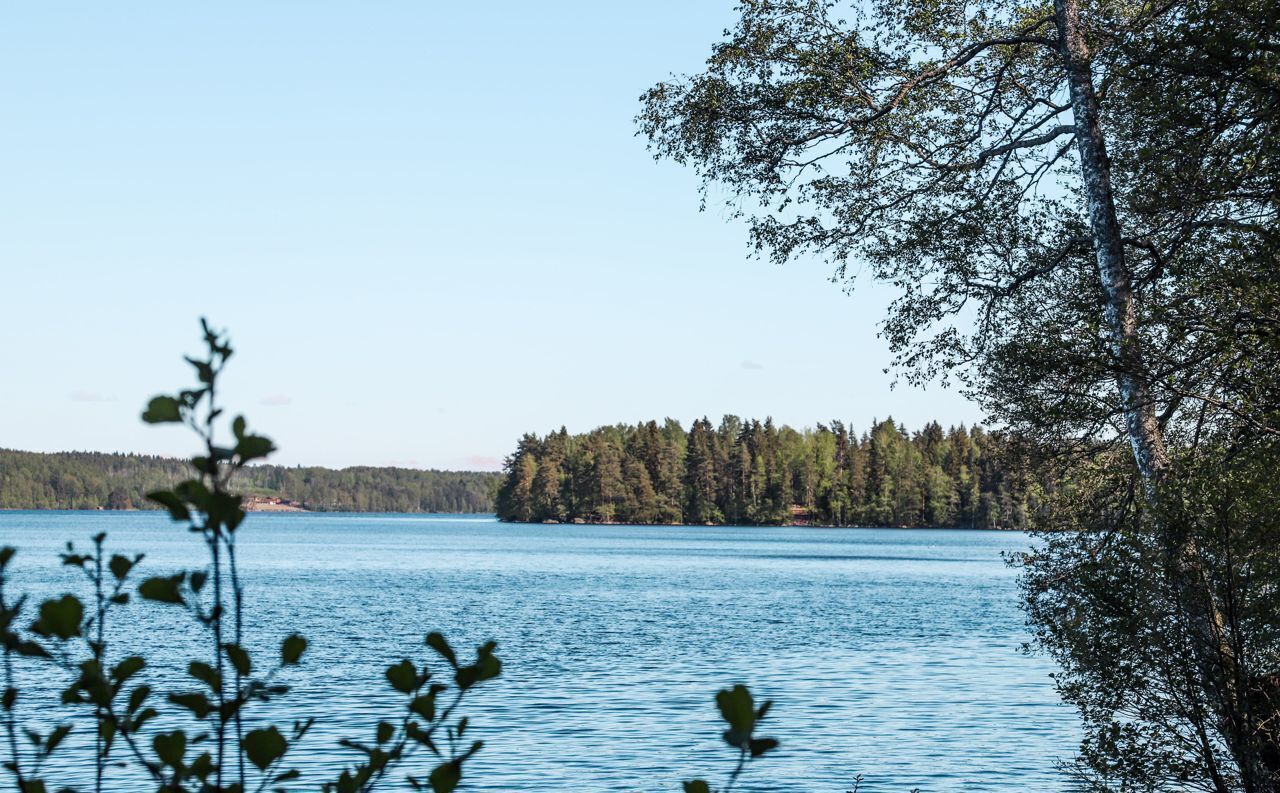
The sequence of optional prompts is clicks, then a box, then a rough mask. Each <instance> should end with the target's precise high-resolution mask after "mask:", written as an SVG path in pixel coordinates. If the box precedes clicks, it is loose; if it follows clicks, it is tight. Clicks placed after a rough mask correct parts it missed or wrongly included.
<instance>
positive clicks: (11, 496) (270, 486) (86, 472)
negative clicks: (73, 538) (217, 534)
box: [0, 449, 498, 512]
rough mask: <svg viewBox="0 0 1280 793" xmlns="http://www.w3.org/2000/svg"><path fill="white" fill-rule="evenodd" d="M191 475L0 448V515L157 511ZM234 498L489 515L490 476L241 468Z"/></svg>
mask: <svg viewBox="0 0 1280 793" xmlns="http://www.w3.org/2000/svg"><path fill="white" fill-rule="evenodd" d="M190 477H191V466H190V464H189V463H188V462H187V461H185V460H177V459H171V458H167V457H154V456H149V455H137V454H104V453H99V452H58V453H54V454H44V453H39V452H23V451H13V450H9V449H0V509H157V508H158V505H156V504H154V503H152V502H150V501H148V500H147V498H146V494H147V493H150V492H153V491H156V490H164V489H167V488H170V487H173V485H174V484H175V483H176V482H179V481H181V480H183V479H189V478H190ZM237 482H238V483H239V485H240V486H241V490H242V492H243V493H244V494H245V495H246V496H249V497H250V498H251V499H252V498H255V497H256V498H257V499H260V500H263V501H271V500H275V499H283V500H285V501H288V502H290V503H293V504H296V505H298V506H299V507H301V508H303V509H307V510H315V511H324V512H348V511H349V512H492V511H493V494H494V491H495V489H496V487H497V484H498V474H495V473H488V472H481V471H420V470H416V469H410V468H374V467H355V468H343V469H340V470H334V469H330V468H317V467H307V468H303V467H293V468H290V467H286V466H282V465H252V466H247V467H245V468H244V469H243V471H242V472H241V473H240V474H238V475H237Z"/></svg>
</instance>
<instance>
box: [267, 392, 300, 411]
mask: <svg viewBox="0 0 1280 793" xmlns="http://www.w3.org/2000/svg"><path fill="white" fill-rule="evenodd" d="M261 404H263V405H265V406H266V407H269V408H277V407H280V406H281V405H291V404H293V397H291V396H288V395H287V394H271V395H270V396H264V397H263V398H262V400H261Z"/></svg>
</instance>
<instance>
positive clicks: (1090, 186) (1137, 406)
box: [1054, 0, 1169, 495]
mask: <svg viewBox="0 0 1280 793" xmlns="http://www.w3.org/2000/svg"><path fill="white" fill-rule="evenodd" d="M1054 11H1055V20H1056V22H1057V26H1058V37H1059V41H1060V42H1061V47H1062V53H1061V54H1062V59H1063V64H1064V66H1065V68H1066V73H1067V81H1068V84H1069V86H1070V90H1071V109H1072V112H1073V114H1074V115H1075V129H1076V145H1077V147H1078V149H1079V152H1080V170H1081V172H1082V173H1081V175H1082V177H1083V181H1084V190H1085V197H1086V199H1087V202H1088V207H1089V226H1090V231H1091V233H1092V236H1093V249H1094V253H1095V255H1096V257H1097V260H1098V276H1099V278H1100V279H1101V281H1102V290H1103V293H1104V294H1105V295H1106V319H1107V328H1108V330H1109V331H1110V334H1111V347H1112V352H1113V354H1114V355H1115V357H1116V363H1117V365H1118V370H1119V374H1118V375H1117V377H1116V385H1117V386H1118V387H1119V389H1120V400H1121V405H1122V406H1123V407H1124V418H1125V426H1126V429H1127V430H1128V434H1129V443H1130V445H1131V446H1132V447H1133V457H1134V460H1135V461H1136V462H1137V465H1138V471H1139V473H1140V474H1141V475H1142V479H1143V483H1144V484H1145V485H1146V488H1147V492H1148V494H1149V495H1154V489H1155V486H1156V485H1157V484H1158V483H1159V481H1160V477H1161V476H1162V475H1163V473H1164V471H1165V469H1166V468H1167V467H1168V465H1169V456H1168V453H1167V452H1166V451H1165V446H1164V434H1163V433H1162V432H1161V430H1160V423H1159V421H1158V420H1157V419H1156V412H1155V405H1154V403H1153V402H1152V400H1151V394H1150V388H1149V386H1148V384H1147V381H1146V378H1145V377H1144V374H1145V373H1146V371H1147V370H1146V365H1145V362H1144V360H1143V354H1142V343H1141V339H1140V338H1139V336H1138V317H1137V311H1136V309H1135V307H1134V304H1133V274H1132V273H1131V272H1130V270H1129V266H1128V265H1127V264H1126V263H1125V260H1124V242H1123V240H1122V235H1121V233H1120V222H1119V221H1118V220H1117V219H1116V205H1115V199H1114V197H1113V194H1112V189H1111V163H1110V160H1109V159H1108V158H1107V147H1106V140H1105V137H1104V136H1103V134H1102V125H1101V119H1100V118H1099V112H1098V97H1097V95H1096V94H1095V93H1094V90H1093V67H1092V64H1091V62H1090V56H1089V45H1088V44H1087V43H1086V42H1085V40H1084V35H1083V33H1082V32H1081V30H1080V6H1079V2H1078V0H1055V2H1054Z"/></svg>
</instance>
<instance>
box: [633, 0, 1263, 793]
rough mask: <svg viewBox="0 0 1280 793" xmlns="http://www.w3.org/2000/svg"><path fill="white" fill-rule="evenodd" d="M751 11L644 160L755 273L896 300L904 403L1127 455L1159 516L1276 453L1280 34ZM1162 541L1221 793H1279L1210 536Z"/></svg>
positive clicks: (1106, 16)
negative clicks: (1225, 449) (887, 292)
mask: <svg viewBox="0 0 1280 793" xmlns="http://www.w3.org/2000/svg"><path fill="white" fill-rule="evenodd" d="M739 11H740V16H739V19H738V21H737V24H736V25H735V26H734V27H733V28H732V29H731V30H729V31H726V35H725V38H724V40H722V41H720V42H719V43H717V44H715V45H714V47H713V50H712V54H711V57H710V58H709V60H708V61H707V64H706V69H705V71H703V72H702V73H700V74H695V75H691V76H684V77H677V78H672V79H671V80H668V81H666V82H663V83H660V84H658V85H656V86H655V87H654V88H652V89H650V90H649V91H648V92H647V93H646V94H645V95H644V96H643V97H642V101H643V110H642V112H641V114H640V116H639V118H638V122H639V125H640V129H641V133H642V134H643V135H645V136H647V138H648V139H649V141H650V144H651V147H652V149H653V151H654V153H655V156H656V157H658V158H669V159H671V160H674V161H676V162H679V163H684V164H688V165H690V166H692V167H693V168H694V169H695V170H696V171H697V172H698V174H699V175H700V177H701V178H702V184H703V197H704V203H705V202H706V201H716V200H721V199H723V200H725V201H726V202H727V203H728V205H729V206H730V207H731V209H732V212H733V213H734V214H735V215H736V216H738V217H741V218H743V219H745V220H746V222H747V224H748V227H749V230H750V236H751V240H752V243H753V246H754V248H755V250H756V251H757V252H758V253H759V254H761V255H763V256H766V257H768V258H771V259H773V260H774V261H777V262H780V263H781V262H785V261H788V260H791V259H793V258H797V257H808V256H816V257H819V258H823V259H825V260H827V261H828V262H830V263H831V265H832V266H833V267H834V271H835V280H837V281H840V282H842V283H843V284H844V285H845V286H846V287H848V288H852V287H853V286H854V285H856V283H857V282H858V281H859V279H866V278H870V279H874V280H878V281H882V282H887V283H890V284H893V285H894V286H896V287H897V289H898V297H897V299H896V300H895V302H894V303H893V304H892V306H891V308H890V311H889V313H888V316H887V317H886V318H885V320H884V323H883V325H882V328H883V334H882V335H883V336H884V337H885V338H886V339H887V341H888V342H889V344H890V346H891V347H892V348H893V350H894V351H895V353H896V355H897V362H898V364H899V365H900V367H901V369H900V371H902V373H903V374H904V376H905V377H906V378H907V379H908V380H911V381H916V382H920V381H928V380H932V379H935V378H941V379H943V380H948V379H952V378H954V379H957V380H959V382H960V383H961V385H962V386H963V387H965V388H967V389H968V390H969V392H970V393H972V394H973V395H974V396H975V397H977V398H978V399H980V400H981V401H982V403H983V404H984V406H985V407H986V408H987V409H988V411H989V412H990V413H991V415H992V416H993V418H995V419H997V420H998V421H1001V422H1002V423H1004V424H1005V425H1006V426H1008V427H1010V428H1012V429H1016V430H1018V431H1019V433H1020V434H1022V435H1023V436H1024V437H1026V438H1027V439H1028V440H1030V441H1031V442H1033V443H1038V444H1040V445H1041V446H1042V447H1045V448H1051V449H1053V450H1054V451H1055V452H1062V453H1065V454H1067V455H1069V456H1071V457H1073V458H1074V459H1077V460H1078V459H1087V458H1089V457H1092V456H1096V455H1099V454H1104V453H1105V452H1106V451H1107V449H1108V447H1111V446H1113V445H1114V444H1118V443H1120V444H1124V445H1125V446H1126V447H1127V450H1128V454H1129V457H1130V460H1131V463H1132V469H1133V471H1134V472H1135V474H1136V478H1137V481H1138V483H1139V491H1140V496H1141V497H1140V498H1139V499H1138V500H1137V502H1138V503H1139V505H1142V504H1145V506H1146V508H1147V509H1148V510H1149V511H1150V512H1152V513H1158V512H1159V511H1160V508H1161V501H1162V499H1164V498H1166V496H1165V495H1164V494H1165V493H1166V491H1167V490H1168V488H1169V485H1168V482H1167V480H1168V478H1169V476H1170V471H1171V470H1172V468H1173V467H1174V463H1175V458H1177V457H1178V455H1180V454H1186V453H1191V452H1193V451H1199V450H1201V449H1203V448H1207V447H1206V446H1204V445H1203V444H1204V441H1205V439H1206V438H1207V437H1210V436H1213V437H1214V438H1215V440H1214V443H1215V444H1218V447H1221V445H1222V444H1224V443H1225V444H1230V443H1231V442H1232V441H1231V439H1232V438H1236V437H1238V436H1239V433H1240V432H1242V431H1247V432H1249V433H1253V434H1254V435H1256V436H1259V437H1263V438H1273V437H1274V436H1275V435H1276V434H1277V428H1280V422H1277V420H1276V417H1277V415H1278V413H1280V411H1277V404H1276V398H1275V393H1276V390H1275V389H1271V388H1269V386H1270V385H1274V384H1276V378H1275V376H1274V374H1275V372H1277V371H1280V367H1277V366H1276V365H1275V357H1276V356H1275V355H1274V351H1275V349H1276V338H1277V332H1276V328H1277V323H1276V316H1277V312H1276V310H1275V309H1276V306H1277V301H1276V296H1277V289H1276V276H1275V273H1276V266H1275V265H1276V250H1277V247H1276V239H1275V232H1274V231H1273V229H1274V228H1275V220H1276V212H1277V207H1278V206H1280V202H1277V188H1276V169H1275V168H1274V163H1275V157H1274V153H1275V148H1276V144H1275V140H1276V133H1277V130H1276V125H1277V113H1276V108H1277V106H1278V104H1277V88H1276V87H1277V85H1280V80H1278V79H1277V74H1278V73H1280V72H1278V71H1277V59H1276V55H1277V48H1276V41H1277V38H1276V34H1275V27H1276V22H1275V17H1276V16H1277V15H1276V14H1275V13H1274V8H1268V5H1267V3H1265V2H1248V1H1247V0H1237V1H1234V2H1218V3H1210V2H1197V1H1196V0H1192V1H1190V2H1176V1H1172V0H1171V1H1170V2H1162V3H1161V2H1157V3H1137V4H1135V3H1120V2H1108V1H1107V0H1053V1H1052V2H1051V3H1043V2H1042V3H1026V4H1023V3H1004V2H992V1H991V0H978V1H977V2H963V3H962V2H949V1H947V0H907V1H906V2H892V1H891V0H869V1H868V2H864V3H857V4H845V3H837V2H828V1H826V0H781V1H775V0H746V2H743V3H742V4H741V6H740V7H739ZM1113 152H1119V153H1120V154H1121V157H1120V158H1119V159H1115V158H1114V155H1113ZM1215 433H1216V434H1215ZM1233 433H1235V434H1234V435H1233ZM1171 450H1175V451H1176V454H1175V453H1174V452H1172V451H1171ZM1151 530H1152V531H1153V532H1155V533H1156V534H1157V535H1159V538H1160V541H1161V543H1162V546H1163V547H1164V548H1165V551H1166V558H1167V560H1168V562H1169V565H1168V566H1169V571H1170V572H1169V575H1170V577H1171V581H1172V582H1173V585H1174V592H1175V595H1174V599H1175V600H1177V601H1178V602H1179V603H1180V608H1181V609H1182V610H1183V614H1182V616H1183V618H1184V619H1185V621H1186V622H1187V623H1188V625H1189V627H1190V633H1189V635H1190V636H1191V637H1192V642H1193V646H1192V647H1190V648H1188V649H1189V650H1190V651H1191V655H1192V656H1194V657H1195V658H1196V659H1197V667H1196V676H1197V690H1198V692H1199V693H1200V694H1203V696H1204V697H1205V699H1206V701H1207V703H1208V704H1207V707H1208V708H1209V709H1210V710H1211V711H1212V712H1213V714H1214V719H1213V720H1212V722H1213V723H1212V725H1211V728H1212V729H1213V730H1214V731H1215V735H1216V736H1218V738H1219V739H1220V741H1221V742H1222V744H1223V745H1225V746H1226V747H1227V749H1226V753H1227V755H1228V757H1229V758H1230V761H1231V762H1232V763H1233V764H1234V765H1235V766H1236V768H1235V770H1234V771H1233V773H1234V774H1235V776H1230V775H1227V776H1222V777H1221V778H1222V779H1227V778H1228V777H1230V778H1231V779H1234V780H1236V781H1238V782H1239V784H1240V785H1241V786H1242V787H1243V789H1246V790H1274V789H1276V786H1277V784H1278V783H1277V774H1280V754H1278V753H1277V752H1276V751H1275V747H1274V745H1273V743H1274V742H1273V741H1272V739H1270V738H1267V737H1266V735H1265V734H1264V732H1265V730H1263V729H1262V727H1260V726H1259V725H1260V724H1262V723H1270V720H1274V719H1275V718H1276V712H1275V710H1274V709H1272V710H1271V712H1269V713H1267V712H1265V711H1266V708H1262V706H1258V708H1262V710H1258V708H1255V709H1254V710H1255V711H1257V712H1252V711H1251V712H1248V713H1246V712H1245V710H1247V709H1245V708H1244V706H1243V705H1242V703H1244V702H1246V701H1249V702H1253V701H1255V700H1258V697H1257V696H1255V694H1257V693H1258V691H1259V690H1260V689H1259V687H1260V686H1263V684H1262V683H1260V682H1259V681H1261V680H1266V679H1269V675H1270V674H1271V671H1272V670H1268V669H1261V670H1259V669H1252V668H1249V667H1248V666H1247V665H1246V662H1245V659H1243V658H1242V657H1241V656H1240V654H1239V653H1238V652H1237V651H1236V649H1235V647H1236V645H1235V644H1234V643H1233V641H1232V640H1231V636H1230V634H1231V631H1233V630H1234V627H1233V626H1231V625H1229V624H1228V620H1227V618H1226V617H1225V616H1224V615H1225V611H1224V608H1223V603H1222V602H1221V593H1219V592H1217V591H1215V590H1214V588H1213V587H1212V586H1209V585H1207V584H1206V581H1207V580H1208V577H1209V571H1208V570H1207V568H1206V561H1205V559H1204V557H1203V554H1202V551H1201V548H1200V546H1199V545H1198V543H1197V538H1196V536H1195V535H1194V533H1191V532H1187V531H1183V530H1181V529H1179V528H1178V527H1176V526H1173V525H1167V524H1164V523H1161V522H1159V521H1157V522H1156V523H1155V524H1153V525H1152V527H1151ZM1264 699H1265V697H1264ZM1268 701H1269V700H1268ZM1277 704H1280V702H1277ZM1267 707H1270V706H1267ZM1269 741H1272V743H1268V742H1269ZM1220 776H1221V775H1220ZM1222 784H1226V785H1228V786H1230V784H1231V783H1230V782H1229V781H1228V782H1223V783H1222Z"/></svg>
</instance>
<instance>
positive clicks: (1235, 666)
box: [1054, 0, 1277, 791]
mask: <svg viewBox="0 0 1280 793" xmlns="http://www.w3.org/2000/svg"><path fill="white" fill-rule="evenodd" d="M1054 21H1055V23H1056V25H1057V29H1058V37H1059V42H1060V47H1061V52H1060V54H1061V57H1062V60H1063V66H1064V68H1065V71H1066V77H1067V82H1068V86H1069V89H1070V94H1071V109H1072V113H1073V115H1074V116H1075V135H1076V144H1077V147H1078V150H1079V153H1080V169H1081V175H1082V178H1083V183H1084V190H1085V198H1086V201H1087V204H1088V211H1089V225H1090V231H1091V234H1092V238H1093V248H1094V253H1095V256H1096V258H1097V265H1098V276H1099V279H1100V281H1101V283H1102V290H1103V293H1104V295H1105V298H1106V322H1107V328H1108V331H1109V332H1110V335H1111V346H1112V352H1113V354H1114V355H1115V360H1116V365H1117V371H1118V374H1117V375H1116V385H1117V387H1118V388H1119V392H1120V400H1121V406H1122V408H1123V410H1124V419H1125V429H1126V431H1127V434H1128V436H1129V444H1130V446H1131V447H1132V450H1133V457H1134V461H1135V463H1136V464H1137V468H1138V472H1139V474H1140V476H1141V477H1142V481H1143V485H1144V489H1145V491H1146V493H1147V496H1148V500H1149V501H1150V502H1151V504H1152V505H1153V506H1156V507H1158V502H1159V486H1160V484H1161V480H1162V478H1163V476H1164V474H1165V472H1166V471H1167V470H1168V467H1169V456H1168V452H1167V450H1166V449H1165V444H1164V433H1163V431H1162V430H1161V427H1160V423H1159V421H1158V419H1157V418H1156V410H1155V404H1154V401H1153V400H1152V397H1151V391H1150V385H1149V382H1148V374H1149V373H1148V370H1147V368H1146V362H1145V360H1144V356H1143V351H1142V341H1141V337H1140V335H1139V333H1138V318H1137V311H1136V307H1135V306H1134V301H1133V274H1132V272H1131V270H1130V269H1129V267H1128V265H1127V264H1126V262H1125V257H1124V242H1123V235H1122V233H1121V229H1120V223H1119V220H1118V219H1117V217H1116V208H1115V198H1114V195H1113V192H1112V187H1111V168H1110V162H1109V160H1108V158H1107V150H1106V139H1105V136H1104V135H1103V132H1102V126H1101V119H1100V114H1099V108H1098V98H1097V95H1096V94H1095V93H1094V87H1093V68H1092V63H1091V57H1090V53H1089V45H1088V43H1087V42H1086V41H1085V38H1084V35H1083V32H1082V31H1081V29H1080V5H1079V0H1054ZM1164 528H1165V530H1166V532H1165V533H1166V534H1167V535H1168V536H1166V537H1165V538H1164V539H1165V541H1166V543H1167V547H1168V549H1169V556H1170V574H1171V577H1172V579H1173V582H1172V583H1173V585H1174V587H1175V589H1176V590H1177V592H1178V597H1179V599H1180V601H1181V605H1182V607H1183V608H1184V609H1185V610H1186V613H1187V616H1188V622H1189V623H1190V624H1189V625H1188V629H1189V633H1190V634H1191V636H1192V639H1193V642H1194V644H1195V645H1196V646H1195V647H1193V648H1192V650H1193V653H1194V656H1195V657H1197V658H1198V659H1199V660H1198V666H1199V668H1200V678H1201V679H1200V686H1201V687H1202V689H1203V691H1204V694H1205V696H1206V697H1207V698H1208V700H1209V702H1210V703H1211V706H1212V707H1213V709H1214V711H1215V715H1216V718H1217V722H1218V727H1219V729H1220V731H1221V734H1222V737H1223V739H1224V740H1225V741H1226V743H1227V744H1228V746H1229V747H1230V750H1231V753H1232V756H1233V757H1234V759H1235V761H1236V764H1237V766H1238V767H1239V771H1240V774H1241V781H1242V782H1243V784H1244V788H1245V790H1246V791H1275V790H1277V787H1276V778H1275V776H1273V774H1272V770H1274V769H1272V768H1269V766H1271V765H1273V763H1271V762H1268V761H1269V760H1270V758H1269V756H1268V754H1267V750H1268V746H1267V741H1266V740H1265V736H1259V735H1258V734H1256V733H1257V730H1256V726H1255V725H1256V723H1257V722H1256V721H1255V718H1253V717H1251V716H1250V714H1249V713H1248V712H1247V711H1248V710H1249V709H1248V708H1247V705H1245V703H1244V701H1245V700H1247V699H1248V692H1249V691H1250V690H1251V689H1252V688H1253V685H1252V683H1251V682H1250V677H1249V675H1248V673H1247V670H1245V669H1243V668H1242V665H1241V664H1240V663H1239V660H1238V659H1237V658H1236V655H1235V652H1234V650H1233V649H1232V646H1231V644H1230V642H1229V640H1228V638H1227V636H1226V632H1225V630H1224V626H1225V620H1224V618H1223V615H1222V612H1221V610H1220V608H1219V605H1218V602H1217V598H1216V596H1215V594H1214V591H1213V587H1212V584H1211V582H1210V580H1209V576H1208V574H1207V572H1206V570H1205V566H1204V561H1203V557H1202V555H1201V553H1200V549H1199V546H1198V544H1197V542H1196V538H1195V537H1194V536H1193V535H1192V534H1191V533H1190V532H1187V531H1181V530H1172V528H1171V527H1167V526H1166V527H1164ZM1260 738H1262V740H1260Z"/></svg>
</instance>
